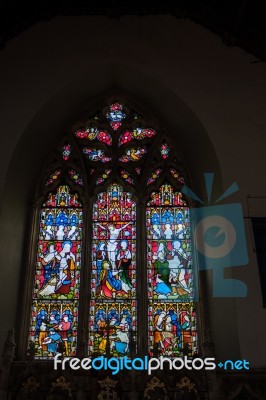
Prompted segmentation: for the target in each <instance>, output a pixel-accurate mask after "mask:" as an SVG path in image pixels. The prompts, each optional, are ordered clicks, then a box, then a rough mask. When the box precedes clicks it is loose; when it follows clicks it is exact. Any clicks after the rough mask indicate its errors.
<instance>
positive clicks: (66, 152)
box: [62, 144, 71, 161]
mask: <svg viewBox="0 0 266 400" xmlns="http://www.w3.org/2000/svg"><path fill="white" fill-rule="evenodd" d="M70 154H71V146H70V144H65V145H64V146H63V147H62V157H63V160H64V161H67V160H68V159H69V157H70Z"/></svg>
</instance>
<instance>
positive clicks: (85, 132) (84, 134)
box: [75, 126, 112, 146]
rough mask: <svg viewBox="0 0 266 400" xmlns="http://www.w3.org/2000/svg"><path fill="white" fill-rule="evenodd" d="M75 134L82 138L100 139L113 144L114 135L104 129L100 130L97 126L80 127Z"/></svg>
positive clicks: (109, 144)
mask: <svg viewBox="0 0 266 400" xmlns="http://www.w3.org/2000/svg"><path fill="white" fill-rule="evenodd" d="M75 135H76V136H77V137H78V138H80V139H87V140H96V141H97V140H98V141H99V142H102V143H105V144H107V145H108V146H111V145H112V137H111V136H110V134H109V133H108V132H106V131H104V130H99V129H98V128H97V127H96V126H88V127H87V128H85V129H79V130H77V131H76V132H75Z"/></svg>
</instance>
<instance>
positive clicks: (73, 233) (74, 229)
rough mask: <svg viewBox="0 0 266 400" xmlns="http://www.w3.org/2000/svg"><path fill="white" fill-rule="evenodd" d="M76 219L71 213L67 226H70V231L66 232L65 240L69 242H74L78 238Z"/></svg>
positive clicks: (74, 214)
mask: <svg viewBox="0 0 266 400" xmlns="http://www.w3.org/2000/svg"><path fill="white" fill-rule="evenodd" d="M78 223H79V221H78V217H77V215H76V213H73V214H72V215H71V217H70V220H69V225H70V226H71V228H70V231H69V232H68V235H67V238H68V239H70V240H76V239H77V236H78V230H77V228H78Z"/></svg>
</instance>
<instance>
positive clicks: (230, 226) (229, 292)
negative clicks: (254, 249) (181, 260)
mask: <svg viewBox="0 0 266 400" xmlns="http://www.w3.org/2000/svg"><path fill="white" fill-rule="evenodd" d="M204 175H205V183H206V190H207V196H208V203H210V199H211V192H212V183H213V178H214V174H212V173H208V174H204ZM237 190H238V186H237V184H236V183H234V184H232V185H231V186H230V188H229V189H227V190H226V191H225V192H224V193H223V194H222V195H221V196H220V197H219V198H218V199H217V200H216V201H215V203H218V202H220V201H221V200H223V199H224V198H226V197H228V196H229V195H231V194H232V193H234V192H236V191H237ZM182 193H184V194H186V195H187V196H189V197H191V198H192V199H194V200H196V201H198V202H200V203H201V204H203V207H199V208H193V209H191V222H192V227H193V229H192V250H193V258H194V262H195V263H196V265H197V266H198V269H199V270H212V271H213V296H214V297H246V296H247V287H246V284H245V283H244V282H242V281H240V280H238V279H225V278H224V268H226V267H236V266H241V265H246V264H247V263H248V254H247V245H246V236H245V228H244V222H243V212H242V206H241V204H240V203H232V204H225V205H210V206H208V205H204V203H203V201H202V200H201V199H200V198H199V197H198V196H197V195H196V194H195V193H194V192H192V191H191V190H190V189H189V188H188V187H187V186H183V188H182Z"/></svg>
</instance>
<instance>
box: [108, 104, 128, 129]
mask: <svg viewBox="0 0 266 400" xmlns="http://www.w3.org/2000/svg"><path fill="white" fill-rule="evenodd" d="M106 118H107V120H108V121H110V125H111V127H112V128H113V130H114V131H116V130H118V129H119V128H120V126H121V125H122V121H123V119H124V118H126V114H125V113H124V112H123V106H122V104H120V103H118V102H115V103H113V104H111V105H110V107H109V112H107V113H106Z"/></svg>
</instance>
